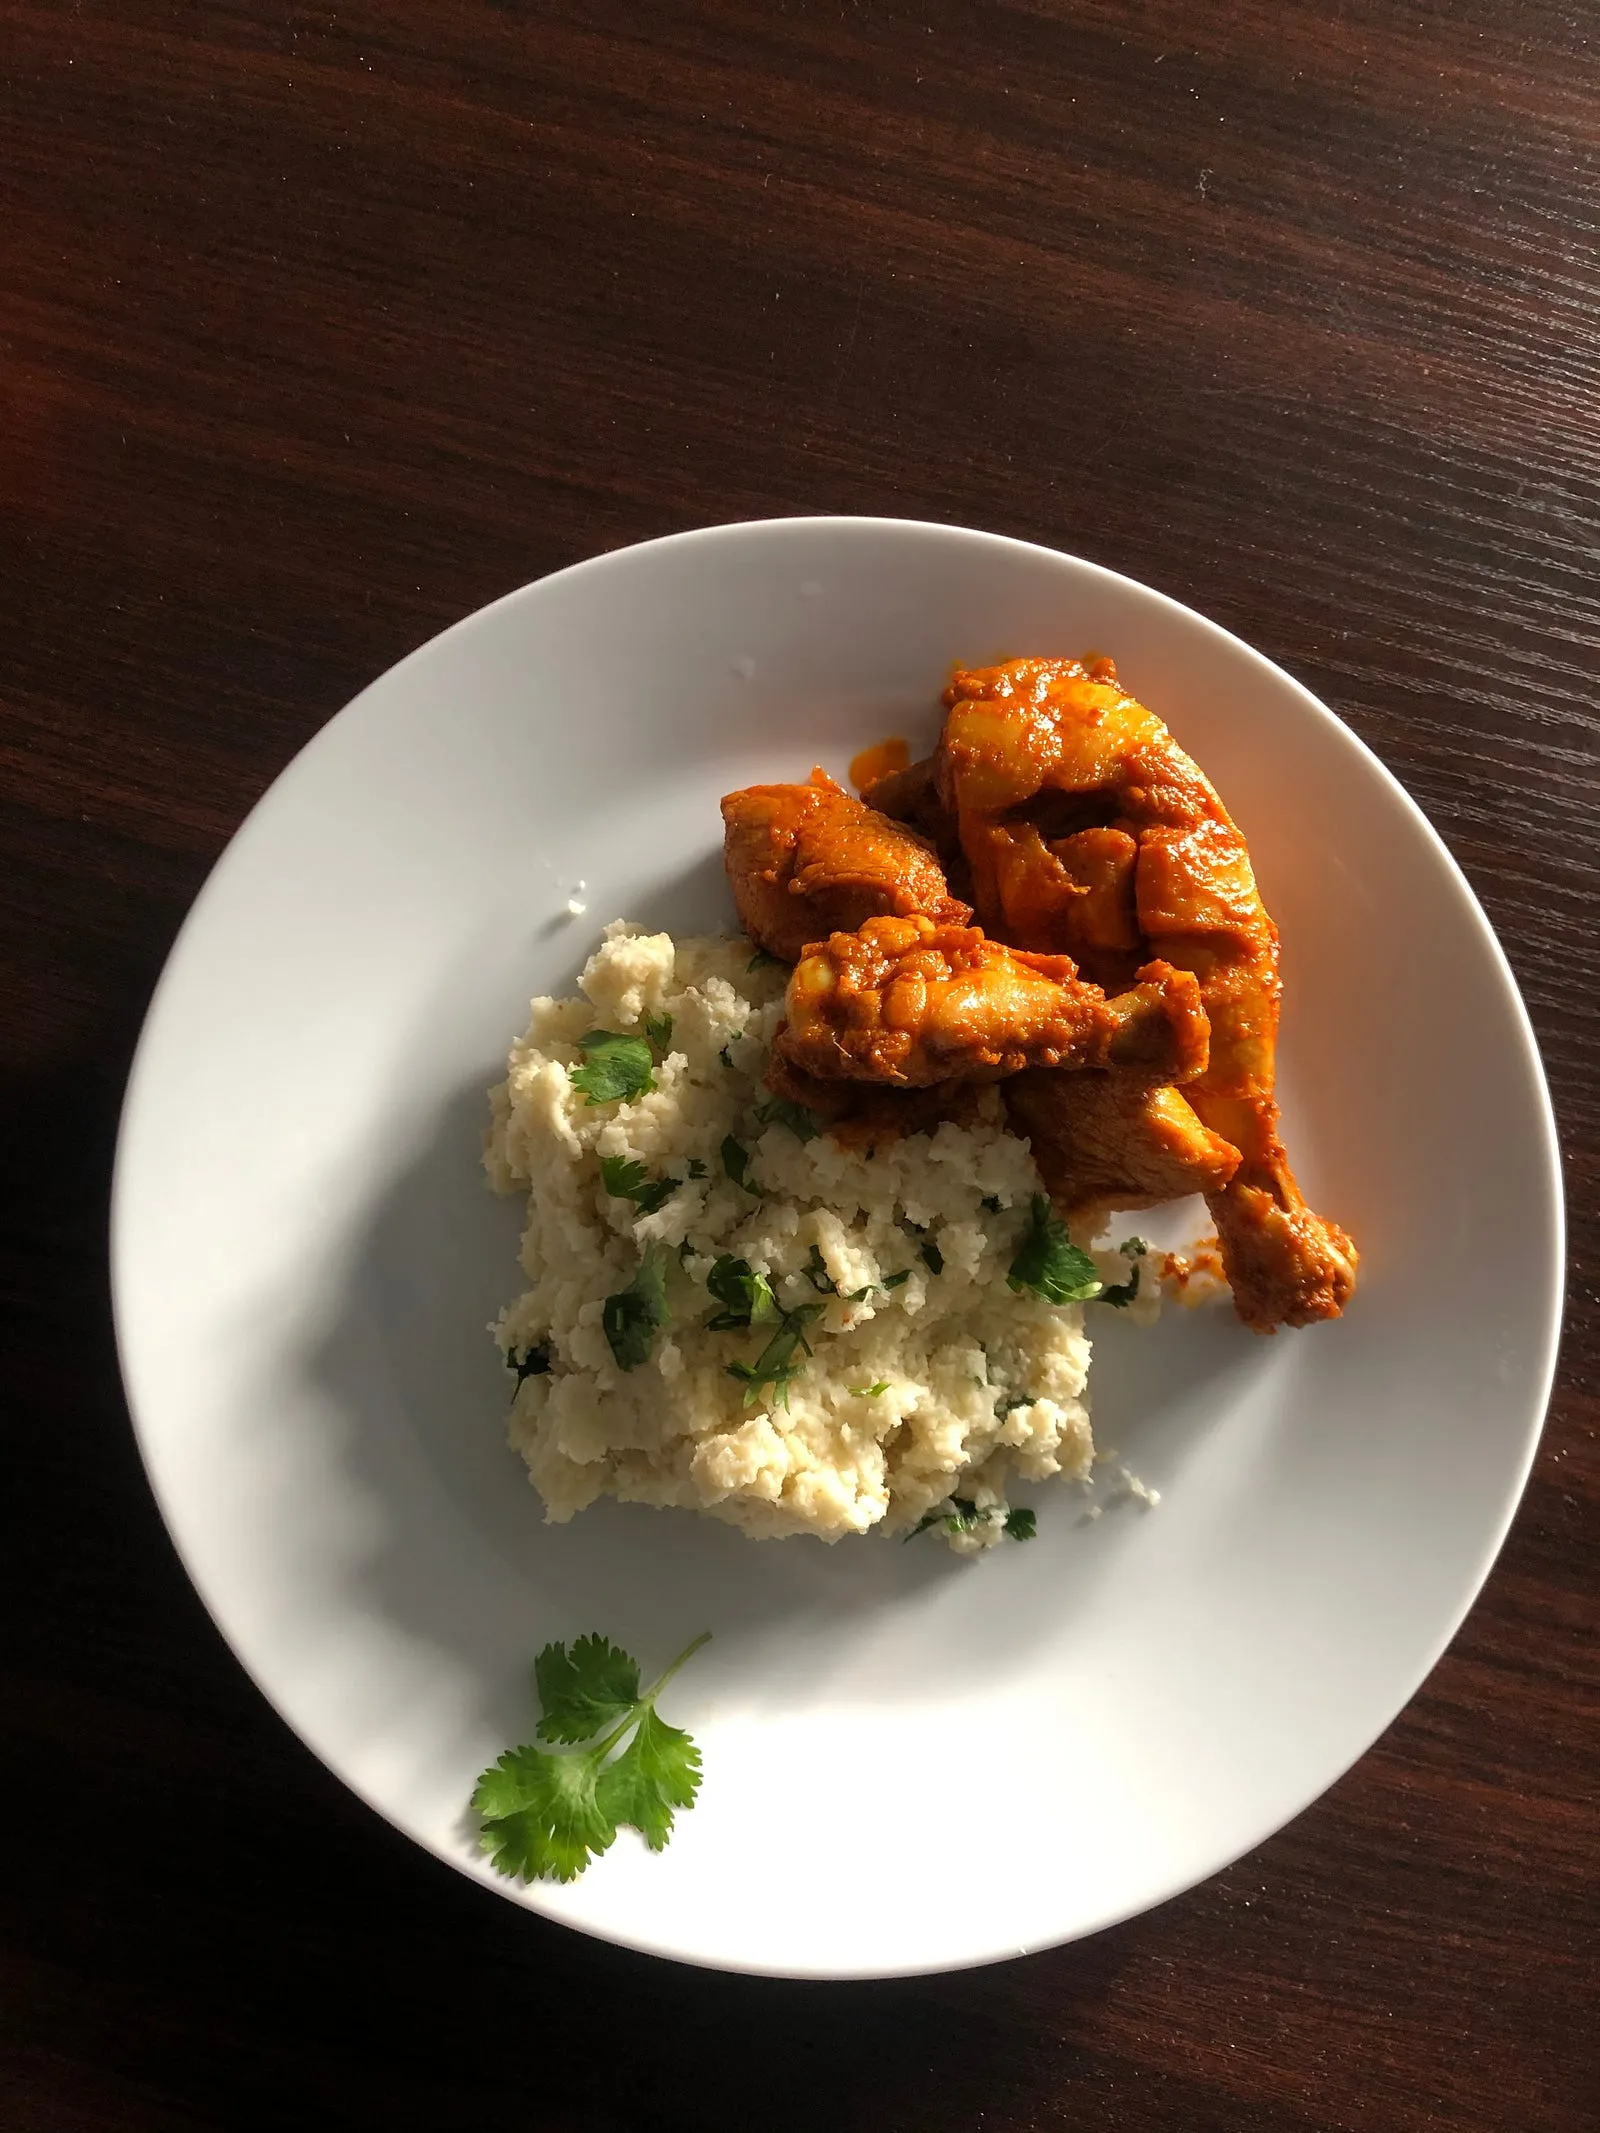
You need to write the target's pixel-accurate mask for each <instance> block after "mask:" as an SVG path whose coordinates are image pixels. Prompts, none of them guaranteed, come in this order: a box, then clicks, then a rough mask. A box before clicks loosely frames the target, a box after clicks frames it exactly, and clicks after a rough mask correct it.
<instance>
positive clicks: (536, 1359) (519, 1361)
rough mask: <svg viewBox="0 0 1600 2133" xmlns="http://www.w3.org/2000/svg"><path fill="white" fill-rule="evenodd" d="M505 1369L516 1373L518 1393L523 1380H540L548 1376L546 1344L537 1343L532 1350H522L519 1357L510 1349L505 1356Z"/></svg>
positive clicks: (548, 1350)
mask: <svg viewBox="0 0 1600 2133" xmlns="http://www.w3.org/2000/svg"><path fill="white" fill-rule="evenodd" d="M506 1368H507V1370H514V1371H515V1372H516V1373H517V1390H518V1392H520V1391H521V1390H522V1381H523V1379H524V1378H542V1377H544V1376H546V1375H547V1374H548V1372H549V1369H550V1349H549V1346H548V1344H547V1343H539V1344H537V1345H536V1346H534V1347H532V1348H527V1349H524V1351H523V1352H522V1354H521V1355H518V1353H517V1351H516V1350H515V1348H513V1349H511V1350H510V1352H509V1353H508V1354H507V1356H506Z"/></svg>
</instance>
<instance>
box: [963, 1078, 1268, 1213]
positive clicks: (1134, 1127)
mask: <svg viewBox="0 0 1600 2133" xmlns="http://www.w3.org/2000/svg"><path fill="white" fill-rule="evenodd" d="M1002 1094H1003V1095H1004V1098H1005V1106H1006V1116H1007V1118H1008V1119H1009V1121H1010V1124H1011V1128H1012V1131H1013V1132H1014V1133H1017V1134H1020V1135H1021V1136H1022V1138H1023V1139H1024V1140H1026V1141H1028V1142H1030V1143H1031V1144H1032V1148H1033V1159H1034V1161H1035V1162H1036V1163H1037V1164H1038V1166H1039V1175H1040V1176H1041V1177H1042V1178H1043V1180H1044V1183H1045V1190H1046V1191H1047V1192H1048V1193H1049V1194H1050V1196H1051V1198H1052V1199H1053V1200H1056V1201H1057V1202H1059V1203H1060V1204H1062V1205H1064V1206H1068V1207H1070V1208H1071V1210H1072V1212H1073V1214H1074V1215H1076V1216H1080V1217H1082V1218H1084V1219H1085V1220H1086V1221H1087V1222H1089V1223H1092V1224H1093V1225H1094V1226H1095V1228H1098V1226H1099V1224H1100V1222H1102V1221H1103V1220H1104V1219H1105V1217H1106V1216H1107V1215H1109V1214H1110V1213H1111V1211H1112V1210H1113V1208H1118V1207H1155V1206H1158V1205H1159V1204H1160V1203H1161V1202H1162V1201H1163V1200H1181V1199H1183V1198H1184V1197H1185V1196H1186V1195H1187V1194H1189V1193H1191V1192H1218V1191H1220V1190H1221V1189H1222V1187H1223V1186H1225V1185H1226V1184H1227V1183H1228V1182H1229V1180H1230V1179H1231V1178H1232V1176H1233V1174H1234V1172H1235V1171H1236V1170H1237V1169H1238V1167H1239V1151H1238V1149H1237V1148H1235V1147H1234V1145H1233V1143H1232V1142H1231V1141H1225V1140H1224V1139H1223V1138H1222V1136H1221V1134H1219V1133H1213V1132H1212V1131H1211V1128H1210V1127H1209V1126H1207V1125H1204V1124H1202V1122H1201V1121H1200V1119H1198V1118H1197V1117H1196V1116H1195V1113H1194V1110H1193V1107H1192V1106H1191V1105H1190V1104H1189V1103H1188V1102H1186V1101H1185V1099H1184V1096H1183V1093H1182V1091H1181V1090H1178V1089H1175V1088H1173V1087H1172V1086H1171V1084H1170V1083H1166V1082H1156V1083H1151V1082H1148V1081H1141V1080H1139V1079H1138V1078H1137V1077H1135V1076H1133V1075H1128V1074H1058V1073H1053V1072H1051V1071H1049V1070H1048V1069H1041V1068H1033V1069H1030V1071H1029V1072H1027V1073H1025V1074H1017V1075H1014V1076H1013V1077H1012V1079H1011V1080H1010V1081H1008V1082H1006V1083H1005V1084H1004V1086H1003V1090H1002Z"/></svg>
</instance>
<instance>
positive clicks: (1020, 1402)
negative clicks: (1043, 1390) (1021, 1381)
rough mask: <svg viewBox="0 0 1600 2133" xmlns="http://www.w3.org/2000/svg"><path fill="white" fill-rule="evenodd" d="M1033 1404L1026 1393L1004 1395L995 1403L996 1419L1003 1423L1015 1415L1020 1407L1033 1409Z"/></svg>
mask: <svg viewBox="0 0 1600 2133" xmlns="http://www.w3.org/2000/svg"><path fill="white" fill-rule="evenodd" d="M1032 1405H1033V1402H1032V1401H1031V1400H1030V1399H1029V1397H1028V1395H1027V1394H1026V1393H1025V1392H1006V1393H1002V1394H1001V1395H1000V1397H999V1399H998V1400H996V1401H995V1403H994V1418H995V1420H996V1421H997V1422H1003V1421H1004V1420H1005V1418H1006V1416H1007V1415H1010V1414H1015V1413H1016V1411H1017V1409H1018V1408H1019V1407H1031V1406H1032Z"/></svg>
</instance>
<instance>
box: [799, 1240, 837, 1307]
mask: <svg viewBox="0 0 1600 2133" xmlns="http://www.w3.org/2000/svg"><path fill="white" fill-rule="evenodd" d="M800 1271H801V1273H802V1274H804V1276H805V1277H806V1279H807V1281H809V1282H810V1284H811V1286H812V1287H813V1288H814V1289H815V1290H816V1292H817V1294H818V1295H819V1296H837V1295H838V1293H839V1284H838V1283H837V1282H836V1281H835V1280H834V1278H833V1276H832V1275H831V1274H830V1273H829V1272H828V1265H827V1261H826V1260H825V1259H824V1258H823V1256H822V1253H821V1251H820V1250H819V1249H818V1247H817V1246H816V1245H812V1247H811V1256H810V1258H809V1259H807V1261H806V1263H805V1265H804V1266H803V1267H802V1268H801V1269H800Z"/></svg>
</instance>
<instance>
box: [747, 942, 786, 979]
mask: <svg viewBox="0 0 1600 2133" xmlns="http://www.w3.org/2000/svg"><path fill="white" fill-rule="evenodd" d="M744 967H745V975H746V976H747V977H748V975H749V974H750V972H751V971H752V970H787V969H788V967H789V966H788V964H787V963H785V962H783V961H782V960H781V959H780V958H779V957H778V956H775V955H768V953H767V951H766V949H765V948H758V949H757V950H756V952H755V954H754V955H753V956H752V957H751V958H750V960H749V962H748V963H746V964H745V966H744Z"/></svg>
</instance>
